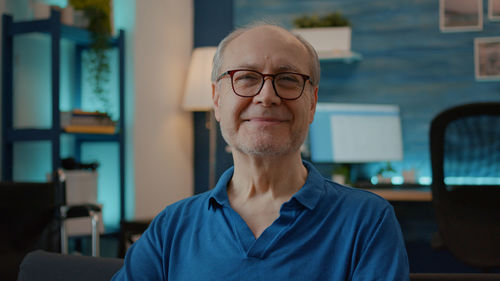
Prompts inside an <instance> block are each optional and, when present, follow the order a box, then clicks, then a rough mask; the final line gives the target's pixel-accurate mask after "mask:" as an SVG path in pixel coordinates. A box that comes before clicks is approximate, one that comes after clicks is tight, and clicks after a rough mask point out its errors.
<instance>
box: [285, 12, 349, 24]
mask: <svg viewBox="0 0 500 281" xmlns="http://www.w3.org/2000/svg"><path fill="white" fill-rule="evenodd" d="M293 25H294V26H295V27H296V28H312V27H334V26H351V23H350V22H349V20H348V19H347V18H345V17H344V16H343V15H342V14H341V13H339V12H333V13H329V14H327V15H324V16H322V17H320V16H318V15H312V16H307V15H303V16H301V17H298V18H296V19H295V20H294V21H293Z"/></svg>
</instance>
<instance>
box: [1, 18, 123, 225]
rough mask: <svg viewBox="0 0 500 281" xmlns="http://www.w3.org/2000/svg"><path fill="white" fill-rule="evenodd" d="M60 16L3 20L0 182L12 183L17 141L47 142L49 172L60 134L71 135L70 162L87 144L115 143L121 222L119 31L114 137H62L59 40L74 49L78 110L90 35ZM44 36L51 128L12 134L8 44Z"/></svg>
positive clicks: (55, 164)
mask: <svg viewBox="0 0 500 281" xmlns="http://www.w3.org/2000/svg"><path fill="white" fill-rule="evenodd" d="M60 18H61V14H60V12H58V11H55V10H52V11H51V14H50V18H48V19H42V20H32V21H22V22H13V18H12V16H10V15H3V18H2V21H3V32H2V40H3V41H2V59H3V65H2V78H3V80H2V81H3V83H2V180H3V181H12V180H13V164H14V155H13V154H14V143H15V142H19V141H49V142H50V144H51V148H52V149H51V150H52V171H55V170H57V169H58V168H60V167H61V155H60V153H61V135H62V134H69V135H72V136H74V139H75V151H74V157H75V159H77V160H79V159H80V158H81V147H82V144H83V143H87V142H115V143H117V144H118V145H119V181H120V184H119V187H120V198H119V200H120V218H121V219H123V218H124V217H125V205H124V203H125V120H124V117H125V114H124V110H125V103H124V96H125V32H124V31H123V30H120V31H119V34H118V36H116V37H113V38H112V39H111V41H110V46H111V47H113V48H116V49H117V50H118V100H119V121H118V128H117V129H118V130H117V132H116V133H115V134H84V133H67V132H64V130H63V129H62V128H61V120H60V115H61V111H60V89H59V88H60V86H59V85H60V84H59V81H60V58H61V47H60V44H61V39H67V40H69V41H71V42H73V43H74V45H75V56H76V57H75V68H76V69H75V85H74V99H73V101H72V106H73V108H80V107H81V85H82V83H81V81H82V71H81V67H82V52H83V51H84V50H85V49H87V48H89V45H90V43H91V34H90V33H89V32H88V31H87V30H85V29H82V28H78V27H73V26H68V25H64V24H61V21H60ZM27 33H43V34H47V35H48V36H50V39H51V49H50V54H49V55H50V57H51V66H50V67H51V69H50V71H51V89H52V93H51V96H52V101H51V103H52V113H51V115H52V118H51V120H52V126H51V127H50V128H49V129H36V128H30V129H16V128H14V126H13V116H14V112H13V108H14V104H13V96H14V93H13V73H14V69H13V68H14V64H13V54H14V53H13V51H14V50H13V48H14V46H13V41H14V37H15V36H17V35H22V34H27Z"/></svg>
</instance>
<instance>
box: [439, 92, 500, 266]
mask: <svg viewBox="0 0 500 281" xmlns="http://www.w3.org/2000/svg"><path fill="white" fill-rule="evenodd" d="M430 148H431V162H432V196H433V203H434V208H435V211H436V219H437V223H438V228H439V233H440V235H441V237H442V239H443V243H444V244H445V246H446V248H447V249H448V250H449V251H450V252H451V253H452V254H453V255H454V256H456V257H457V258H458V259H459V260H462V261H463V262H465V263H467V264H469V265H472V266H475V267H479V268H491V267H500V103H498V102H494V103H476V104H468V105H463V106H458V107H454V108H451V109H448V110H446V111H444V112H442V113H440V114H439V115H438V116H437V117H435V118H434V120H433V121H432V123H431V131H430Z"/></svg>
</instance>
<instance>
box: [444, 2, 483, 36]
mask: <svg viewBox="0 0 500 281" xmlns="http://www.w3.org/2000/svg"><path fill="white" fill-rule="evenodd" d="M439 29H440V30H441V32H468V31H481V30H483V0H439Z"/></svg>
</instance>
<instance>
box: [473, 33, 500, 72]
mask: <svg viewBox="0 0 500 281" xmlns="http://www.w3.org/2000/svg"><path fill="white" fill-rule="evenodd" d="M474 65H475V72H476V80H477V81H500V37H481V38H475V39H474Z"/></svg>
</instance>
